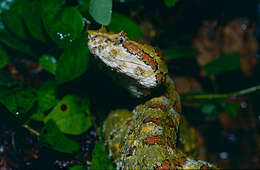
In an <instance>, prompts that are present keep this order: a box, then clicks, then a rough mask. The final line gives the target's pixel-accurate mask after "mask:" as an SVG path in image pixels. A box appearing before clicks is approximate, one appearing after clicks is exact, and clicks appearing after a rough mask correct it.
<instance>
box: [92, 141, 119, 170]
mask: <svg viewBox="0 0 260 170" xmlns="http://www.w3.org/2000/svg"><path fill="white" fill-rule="evenodd" d="M92 169H93V170H99V169H109V170H114V169H115V168H114V166H113V164H112V162H111V161H110V160H109V157H108V152H107V151H106V150H105V147H104V143H103V142H102V141H99V142H98V143H97V144H96V145H95V147H94V149H93V152H92Z"/></svg>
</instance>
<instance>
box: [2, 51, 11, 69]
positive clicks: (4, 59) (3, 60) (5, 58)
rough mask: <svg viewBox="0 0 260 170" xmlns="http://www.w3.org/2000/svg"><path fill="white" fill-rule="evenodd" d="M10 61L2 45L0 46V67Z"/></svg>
mask: <svg viewBox="0 0 260 170" xmlns="http://www.w3.org/2000/svg"><path fill="white" fill-rule="evenodd" d="M9 62H10V58H9V56H8V55H7V53H6V52H5V50H4V49H3V47H1V46H0V69H1V68H3V67H5V66H6V64H7V63H9Z"/></svg>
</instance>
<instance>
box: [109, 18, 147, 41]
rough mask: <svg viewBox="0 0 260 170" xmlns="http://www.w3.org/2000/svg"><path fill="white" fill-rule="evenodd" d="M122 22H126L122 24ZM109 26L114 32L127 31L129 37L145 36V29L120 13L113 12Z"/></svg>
mask: <svg viewBox="0 0 260 170" xmlns="http://www.w3.org/2000/svg"><path fill="white" fill-rule="evenodd" d="M122 22H123V23H124V24H122ZM108 28H109V30H111V31H113V32H120V31H125V32H127V36H128V37H129V38H134V39H138V38H139V39H140V38H142V37H143V31H142V30H141V28H140V27H139V25H137V23H136V22H135V21H133V20H132V19H131V18H129V17H126V16H123V15H121V14H118V13H113V15H112V20H111V23H110V24H109V25H108Z"/></svg>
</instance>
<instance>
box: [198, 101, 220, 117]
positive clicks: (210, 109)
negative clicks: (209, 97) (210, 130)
mask: <svg viewBox="0 0 260 170" xmlns="http://www.w3.org/2000/svg"><path fill="white" fill-rule="evenodd" d="M216 110H217V107H216V105H215V104H213V103H208V104H204V105H203V106H202V108H201V111H202V112H203V113H205V114H207V115H212V114H214V113H215V112H216Z"/></svg>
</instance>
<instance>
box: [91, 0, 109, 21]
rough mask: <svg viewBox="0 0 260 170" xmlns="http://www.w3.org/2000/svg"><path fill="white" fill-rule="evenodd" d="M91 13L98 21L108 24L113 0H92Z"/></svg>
mask: <svg viewBox="0 0 260 170" xmlns="http://www.w3.org/2000/svg"><path fill="white" fill-rule="evenodd" d="M89 13H90V15H91V16H92V17H93V18H94V20H95V21H96V22H97V23H99V24H102V25H108V24H109V23H110V20H111V14H112V0H90V4H89Z"/></svg>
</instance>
